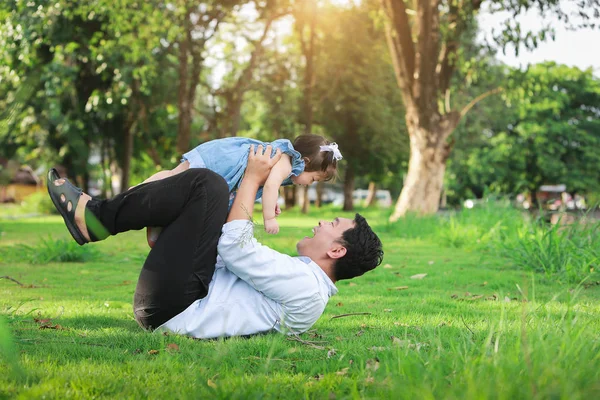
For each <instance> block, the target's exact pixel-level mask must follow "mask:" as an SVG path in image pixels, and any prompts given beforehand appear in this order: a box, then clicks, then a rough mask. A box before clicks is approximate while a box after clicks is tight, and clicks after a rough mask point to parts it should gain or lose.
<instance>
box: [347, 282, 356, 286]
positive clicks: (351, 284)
mask: <svg viewBox="0 0 600 400" xmlns="http://www.w3.org/2000/svg"><path fill="white" fill-rule="evenodd" d="M348 286H357V285H356V283H354V282H350V283H349V284H348Z"/></svg>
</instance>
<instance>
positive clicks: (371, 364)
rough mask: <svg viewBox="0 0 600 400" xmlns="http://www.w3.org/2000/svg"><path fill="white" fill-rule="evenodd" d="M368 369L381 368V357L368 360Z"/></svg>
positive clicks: (375, 369)
mask: <svg viewBox="0 0 600 400" xmlns="http://www.w3.org/2000/svg"><path fill="white" fill-rule="evenodd" d="M367 369H368V370H369V371H373V372H375V371H377V370H378V369H379V358H377V357H375V358H372V359H369V360H367Z"/></svg>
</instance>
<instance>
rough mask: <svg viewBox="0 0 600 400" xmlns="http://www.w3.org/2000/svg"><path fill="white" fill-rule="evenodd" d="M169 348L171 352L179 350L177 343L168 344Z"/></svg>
mask: <svg viewBox="0 0 600 400" xmlns="http://www.w3.org/2000/svg"><path fill="white" fill-rule="evenodd" d="M167 350H169V351H171V352H176V351H179V346H178V345H176V344H175V343H169V344H168V345H167Z"/></svg>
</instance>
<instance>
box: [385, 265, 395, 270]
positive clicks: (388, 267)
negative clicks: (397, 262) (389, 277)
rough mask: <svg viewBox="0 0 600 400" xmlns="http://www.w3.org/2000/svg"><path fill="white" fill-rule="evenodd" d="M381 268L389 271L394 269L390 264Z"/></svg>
mask: <svg viewBox="0 0 600 400" xmlns="http://www.w3.org/2000/svg"><path fill="white" fill-rule="evenodd" d="M383 268H385V269H390V268H394V267H392V266H391V265H390V264H385V265H384V266H383Z"/></svg>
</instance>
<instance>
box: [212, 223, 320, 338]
mask: <svg viewBox="0 0 600 400" xmlns="http://www.w3.org/2000/svg"><path fill="white" fill-rule="evenodd" d="M218 251H219V255H220V256H221V258H222V259H223V261H224V262H225V265H226V267H227V268H228V269H229V270H230V271H231V272H232V273H234V274H235V275H237V276H238V277H239V278H240V279H242V280H244V281H245V282H247V283H248V284H249V285H250V286H252V287H253V288H254V289H256V290H257V291H259V292H261V293H262V294H263V295H265V296H266V297H268V298H270V299H272V300H273V301H275V302H277V303H279V304H281V305H282V306H283V309H284V313H285V316H284V317H285V318H286V320H285V321H284V322H285V323H286V325H288V326H289V327H292V328H295V329H300V330H306V329H308V328H309V327H310V326H311V325H312V324H313V323H314V322H315V321H316V320H317V319H318V318H319V317H320V315H321V313H322V312H323V310H324V309H325V305H326V303H327V301H326V300H325V299H322V298H321V295H320V292H319V283H318V281H317V278H316V277H315V275H314V274H313V273H312V271H310V270H309V269H308V267H306V265H305V264H304V263H303V262H302V261H300V260H298V259H295V258H293V257H290V256H288V255H286V254H282V253H279V252H278V251H275V250H273V249H271V248H269V247H267V246H263V245H262V244H260V243H259V242H258V241H257V240H256V239H255V238H254V226H253V224H252V222H250V221H246V220H236V221H231V222H228V223H227V224H225V225H224V226H223V233H222V235H221V238H220V239H219V245H218Z"/></svg>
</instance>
